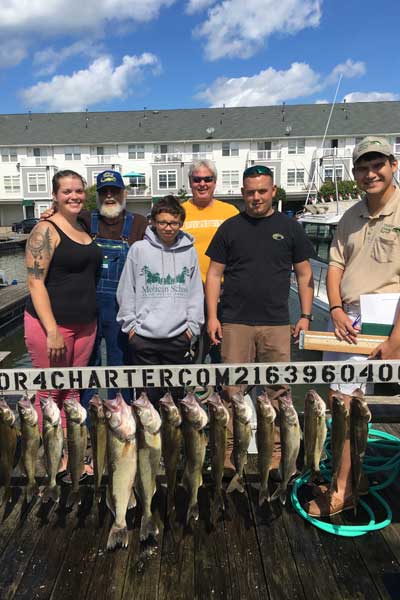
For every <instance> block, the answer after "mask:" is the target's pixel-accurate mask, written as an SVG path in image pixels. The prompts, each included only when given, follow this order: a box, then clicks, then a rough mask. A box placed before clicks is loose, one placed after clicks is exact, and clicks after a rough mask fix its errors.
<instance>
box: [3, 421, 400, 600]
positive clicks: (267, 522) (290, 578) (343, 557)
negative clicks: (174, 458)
mask: <svg viewBox="0 0 400 600" xmlns="http://www.w3.org/2000/svg"><path fill="white" fill-rule="evenodd" d="M376 428H379V429H382V430H384V431H387V432H388V433H391V434H394V435H398V436H399V435H400V427H399V425H397V424H396V425H395V424H390V425H388V424H387V425H383V424H380V425H376ZM86 481H87V480H86ZM208 481H209V479H208V476H207V475H206V477H205V484H206V485H204V486H203V487H202V488H201V490H200V493H199V501H200V518H199V521H198V522H197V524H196V525H195V526H194V527H193V529H191V528H189V527H187V526H184V524H183V522H184V508H185V494H184V492H183V490H182V489H180V488H179V489H178V494H177V507H178V516H177V523H176V524H175V526H174V527H173V528H171V526H170V525H169V524H168V522H166V521H165V500H166V489H165V482H164V480H163V477H162V476H161V477H159V481H158V491H157V493H156V495H155V498H154V500H153V508H154V512H155V514H156V515H157V520H158V524H159V528H160V536H159V540H158V545H155V544H150V545H147V546H143V544H141V543H140V541H139V526H140V508H138V507H137V508H135V509H133V510H131V511H129V512H128V527H129V546H128V548H127V549H118V550H116V551H113V552H107V550H106V543H107V537H108V533H109V530H110V526H111V522H112V518H111V514H110V513H109V511H108V509H107V508H106V506H105V503H104V498H103V501H102V502H101V503H100V504H99V505H97V504H95V503H94V502H93V490H92V487H91V485H81V492H82V504H81V506H80V507H79V509H74V510H72V511H71V512H68V511H67V510H66V509H65V506H64V505H63V502H64V503H65V495H66V493H67V489H68V486H66V485H63V498H62V500H61V503H60V506H56V505H53V504H51V503H49V505H41V504H40V503H39V501H38V500H36V501H34V502H33V503H31V505H30V506H29V507H26V506H24V503H23V494H22V491H23V488H21V487H20V486H19V485H17V484H15V485H14V487H13V496H12V502H11V503H10V504H8V505H7V506H6V507H3V508H2V509H0V598H1V600H13V599H18V600H22V599H26V600H33V599H49V600H50V599H51V600H67V599H68V600H78V599H79V600H84V599H85V600H92V599H95V600H103V599H104V600H105V599H107V600H125V599H129V600H131V599H135V600H139V599H140V600H142V599H148V600H164V599H171V600H181V599H182V600H186V599H188V600H192V599H195V600H210V599H213V598H218V599H229V600H253V599H254V600H256V599H257V600H261V599H262V600H267V599H268V600H311V599H312V600H317V599H321V600H352V599H357V600H360V599H364V598H365V599H367V600H378V599H384V600H393V599H395V598H399V597H400V502H399V497H400V482H399V481H396V482H395V483H394V484H392V486H391V487H390V488H388V489H387V490H386V491H385V492H384V494H383V496H384V498H385V499H386V500H387V502H389V504H390V506H391V508H392V510H393V521H392V524H391V525H389V526H388V527H387V528H385V529H383V530H381V531H377V532H373V533H368V534H367V535H364V536H362V537H356V538H343V537H337V536H333V535H331V534H328V533H324V532H322V531H320V530H318V529H316V528H315V527H313V526H311V525H310V524H309V523H307V522H305V521H304V520H303V519H302V518H301V517H300V516H299V515H298V514H297V513H296V512H295V511H294V510H293V508H292V506H291V504H290V502H288V503H287V505H286V506H285V507H282V506H281V505H280V504H279V503H277V502H274V503H273V504H271V506H270V507H269V506H264V507H262V508H259V507H258V476H257V475H256V473H255V469H254V464H253V465H252V464H251V461H249V465H248V469H247V474H246V491H245V493H244V494H239V493H237V492H234V493H233V494H231V495H230V496H229V497H228V498H227V511H226V513H225V514H224V515H223V516H221V518H220V520H219V521H218V522H217V524H216V526H215V527H213V526H212V525H211V523H210V519H209V513H210V508H209V507H210V498H211V491H210V490H211V488H210V486H209V485H208V484H207V483H208ZM224 484H225V485H226V484H227V481H226V482H224ZM367 498H368V502H369V503H370V505H371V506H372V505H373V502H374V501H373V499H372V497H371V496H368V497H367ZM373 508H374V509H376V506H373ZM334 519H335V521H334V522H335V523H337V524H340V523H343V522H346V524H350V523H357V522H363V523H364V522H366V520H367V517H366V513H365V512H364V510H363V509H362V508H360V509H359V511H358V514H357V517H354V516H353V512H352V511H347V512H346V513H344V517H343V516H342V515H339V516H337V517H334ZM344 519H345V520H344Z"/></svg>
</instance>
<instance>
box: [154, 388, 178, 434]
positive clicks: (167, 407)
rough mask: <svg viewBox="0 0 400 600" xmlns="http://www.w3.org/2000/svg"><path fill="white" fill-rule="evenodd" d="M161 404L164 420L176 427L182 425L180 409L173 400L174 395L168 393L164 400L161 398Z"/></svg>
mask: <svg viewBox="0 0 400 600" xmlns="http://www.w3.org/2000/svg"><path fill="white" fill-rule="evenodd" d="M159 402H160V409H161V414H162V416H163V418H164V419H165V420H166V421H168V422H169V423H170V424H171V425H173V426H174V427H179V426H180V424H181V423H182V417H181V413H180V412H179V409H178V407H177V406H176V404H175V402H174V399H173V398H172V395H171V394H170V393H169V392H167V393H166V394H165V395H164V396H163V397H162V398H160V400H159Z"/></svg>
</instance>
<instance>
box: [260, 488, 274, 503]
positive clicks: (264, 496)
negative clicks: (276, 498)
mask: <svg viewBox="0 0 400 600" xmlns="http://www.w3.org/2000/svg"><path fill="white" fill-rule="evenodd" d="M270 501H271V496H270V493H269V489H268V486H266V487H261V488H260V493H259V495H258V506H262V505H263V504H264V502H270Z"/></svg>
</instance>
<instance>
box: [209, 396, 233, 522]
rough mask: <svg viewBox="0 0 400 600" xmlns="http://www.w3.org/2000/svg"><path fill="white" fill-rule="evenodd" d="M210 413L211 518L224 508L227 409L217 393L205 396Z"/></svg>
mask: <svg viewBox="0 0 400 600" xmlns="http://www.w3.org/2000/svg"><path fill="white" fill-rule="evenodd" d="M207 404H208V408H209V413H210V450H211V471H212V476H213V480H214V489H215V492H214V509H213V515H212V516H213V520H214V521H215V518H216V516H217V512H218V510H225V503H224V498H223V495H222V478H223V476H224V462H225V455H226V446H227V427H228V423H229V417H230V415H229V411H228V409H227V408H226V407H225V406H224V404H223V402H222V400H221V398H220V396H219V394H217V393H216V392H213V393H212V394H211V396H209V397H208V398H207Z"/></svg>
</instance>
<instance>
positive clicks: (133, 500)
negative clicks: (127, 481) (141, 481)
mask: <svg viewBox="0 0 400 600" xmlns="http://www.w3.org/2000/svg"><path fill="white" fill-rule="evenodd" d="M135 506H136V496H135V491H134V489H133V488H132V491H131V495H130V497H129V502H128V510H130V509H131V508H135Z"/></svg>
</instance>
